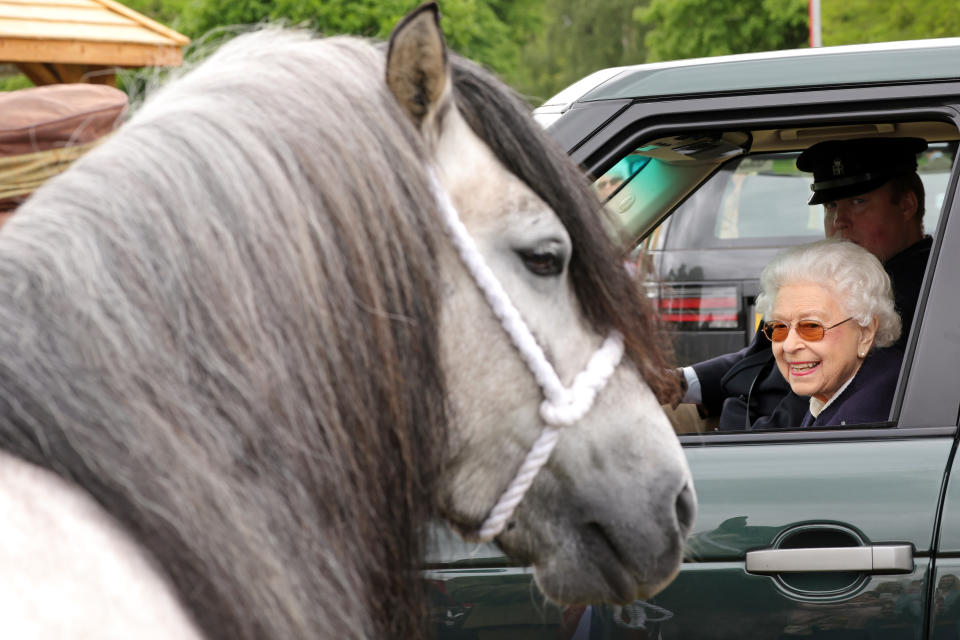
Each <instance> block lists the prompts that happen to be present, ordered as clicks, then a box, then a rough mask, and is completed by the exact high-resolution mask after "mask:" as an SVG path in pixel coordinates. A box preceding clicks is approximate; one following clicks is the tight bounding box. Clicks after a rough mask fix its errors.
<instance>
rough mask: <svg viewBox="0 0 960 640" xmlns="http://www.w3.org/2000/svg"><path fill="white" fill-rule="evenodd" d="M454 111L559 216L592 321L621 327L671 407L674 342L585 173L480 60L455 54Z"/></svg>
mask: <svg viewBox="0 0 960 640" xmlns="http://www.w3.org/2000/svg"><path fill="white" fill-rule="evenodd" d="M452 61H453V78H454V87H455V90H456V98H457V106H458V107H459V108H460V110H461V111H462V112H463V115H464V118H465V119H466V120H467V122H468V123H469V125H470V127H471V128H472V129H473V130H474V132H475V133H476V134H477V135H478V136H479V137H480V138H481V139H482V140H483V141H484V142H485V143H486V144H487V145H488V146H489V147H490V148H491V150H492V151H493V152H494V153H495V154H496V156H497V158H498V159H499V160H500V162H501V163H503V165H504V166H506V167H507V168H508V169H510V171H511V172H512V173H514V174H515V175H517V176H518V177H520V178H521V179H522V180H523V181H524V182H525V183H526V184H527V186H529V187H530V188H531V189H532V190H533V191H534V192H535V193H536V194H537V195H539V196H540V198H541V199H543V201H544V202H546V203H547V204H548V205H549V206H550V207H551V208H552V209H553V210H554V211H555V212H556V214H557V216H558V217H559V218H560V221H561V222H562V223H563V225H564V226H565V227H566V228H567V231H568V232H569V233H570V238H571V240H572V242H573V256H572V258H571V261H570V277H571V281H572V282H573V286H574V290H575V292H576V295H577V298H578V300H579V302H580V306H581V308H582V309H583V311H584V313H585V314H586V316H587V320H588V321H589V322H590V324H591V325H592V326H593V328H594V329H595V330H596V331H597V332H598V333H600V334H603V333H606V332H607V331H608V330H609V329H617V330H619V331H620V333H622V334H623V335H624V336H625V346H626V355H627V356H628V357H629V358H630V359H631V360H632V361H633V362H634V364H636V366H637V367H638V369H639V370H640V373H641V374H642V375H643V378H644V380H645V381H646V383H647V385H649V386H650V388H651V390H653V392H654V393H655V394H656V395H657V397H658V398H659V399H660V402H662V403H667V402H670V401H672V400H673V399H674V398H676V397H677V394H678V393H679V388H678V387H677V385H676V381H675V379H674V378H673V377H672V376H665V375H664V371H665V370H666V369H667V368H669V367H670V366H672V365H671V362H670V356H671V352H672V348H671V345H670V343H669V341H668V340H667V339H666V336H665V333H664V330H663V326H662V323H661V322H660V320H659V315H658V314H657V313H656V311H655V310H654V309H653V306H652V305H651V304H650V302H649V300H648V299H647V296H646V295H645V294H644V292H643V291H642V290H641V289H640V287H638V285H637V283H636V282H635V281H634V280H633V279H632V277H631V276H630V275H629V273H628V272H627V270H626V269H625V268H624V267H623V265H622V264H621V263H620V262H617V261H613V260H611V259H610V257H611V256H617V255H621V254H622V249H618V248H617V247H616V246H615V245H614V241H613V239H612V236H611V235H610V234H608V233H607V232H606V231H605V230H604V228H603V225H600V224H593V223H590V222H589V220H591V219H598V218H602V217H603V216H604V215H606V214H605V212H604V210H603V208H602V206H601V205H600V203H599V202H598V199H597V196H596V194H595V193H594V192H593V190H592V189H591V187H590V185H589V183H588V182H587V180H586V177H585V176H584V174H583V172H582V171H581V170H580V169H579V168H577V167H576V166H575V165H574V164H573V163H572V162H571V161H570V158H569V157H568V156H567V154H566V153H564V151H563V149H561V148H560V146H559V145H557V144H556V142H555V141H554V140H553V139H552V138H550V136H549V135H547V134H546V133H545V132H544V130H543V129H542V128H541V127H540V126H539V125H537V124H536V122H535V121H534V120H533V119H532V118H531V117H530V109H529V107H528V106H527V105H526V103H525V102H524V101H523V99H522V98H520V96H519V95H518V94H516V93H515V92H513V91H512V90H510V89H509V88H507V87H505V85H503V83H501V82H499V81H498V80H497V79H496V78H495V77H493V76H492V75H491V74H490V73H489V72H487V71H485V70H484V69H483V68H481V67H480V66H479V65H477V64H476V63H474V62H472V61H470V60H466V59H464V58H462V57H459V56H456V55H454V56H452Z"/></svg>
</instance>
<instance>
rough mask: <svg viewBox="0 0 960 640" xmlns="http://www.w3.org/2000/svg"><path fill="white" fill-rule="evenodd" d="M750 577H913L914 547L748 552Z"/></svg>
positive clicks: (907, 545) (828, 548)
mask: <svg viewBox="0 0 960 640" xmlns="http://www.w3.org/2000/svg"><path fill="white" fill-rule="evenodd" d="M746 565H747V566H746V569H747V573H758V574H761V575H769V574H776V573H808V572H812V571H857V572H861V573H910V572H912V571H913V547H912V546H910V545H909V544H885V545H876V546H872V547H817V548H810V549H762V550H759V551H748V552H747V563H746Z"/></svg>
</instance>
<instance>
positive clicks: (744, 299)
mask: <svg viewBox="0 0 960 640" xmlns="http://www.w3.org/2000/svg"><path fill="white" fill-rule="evenodd" d="M537 116H538V118H540V119H541V120H542V121H543V122H544V123H545V125H546V126H549V131H550V132H551V133H552V134H553V135H554V137H555V138H556V139H557V140H558V141H559V142H560V143H561V144H562V145H563V146H564V147H565V148H566V149H567V150H568V152H569V153H570V154H571V156H572V157H573V158H574V159H575V160H576V161H577V162H578V163H580V164H582V166H583V167H584V168H585V169H586V170H587V171H588V172H589V173H590V174H591V175H593V176H595V177H596V178H597V188H598V191H600V192H601V193H603V194H604V195H608V193H610V195H608V197H609V200H608V201H607V202H608V208H609V210H610V212H611V215H612V216H614V217H616V218H617V219H618V220H619V223H620V226H621V227H622V229H623V230H624V233H625V235H626V237H628V238H629V239H630V241H631V242H632V243H633V244H632V246H636V247H643V248H645V249H646V251H644V252H642V253H637V254H636V255H637V256H640V258H639V260H640V262H641V264H638V265H637V266H638V268H640V269H641V270H642V271H643V273H645V274H646V276H645V277H646V279H647V280H646V281H647V285H648V291H649V294H650V295H651V297H653V298H655V299H656V300H657V301H658V304H660V307H661V309H662V310H663V312H664V314H665V319H666V320H668V321H669V322H672V323H674V324H673V326H674V328H675V330H676V335H677V336H678V340H679V342H678V353H679V354H680V355H681V357H683V355H684V354H687V356H689V357H688V359H695V358H699V357H704V356H706V355H714V354H717V353H725V352H728V351H732V350H734V349H736V348H739V347H742V346H743V344H744V341H745V340H747V339H749V336H750V335H751V334H752V331H753V327H754V326H755V324H756V321H757V319H756V316H755V313H754V310H753V306H752V305H753V298H754V296H755V295H756V278H757V276H758V275H759V271H760V268H761V267H762V266H763V264H764V263H765V262H766V261H767V260H769V259H770V257H772V256H773V254H774V253H776V251H777V250H778V249H780V248H781V247H783V246H785V245H788V244H795V243H798V242H806V241H810V240H812V239H815V238H816V237H818V236H820V235H822V229H823V227H822V218H820V217H819V216H820V214H819V212H818V211H817V210H816V209H810V208H809V207H807V205H806V204H805V198H804V195H803V194H805V193H808V191H807V189H806V187H805V186H801V187H800V188H798V187H797V185H798V182H797V180H804V179H806V180H808V178H804V177H803V176H798V175H797V173H796V171H795V170H794V169H792V165H793V161H794V158H795V157H796V155H797V154H798V153H799V152H800V151H802V150H803V149H805V148H807V147H808V146H810V145H811V144H814V143H816V142H819V141H822V140H828V139H844V138H853V137H864V136H866V137H869V136H910V137H920V138H924V139H925V140H927V142H928V144H929V149H928V151H927V152H926V154H925V155H924V156H923V157H921V158H920V174H921V176H922V177H923V179H924V182H925V183H926V185H927V191H928V195H929V196H930V197H928V199H927V209H928V212H927V214H926V217H925V223H926V227H925V231H926V233H927V234H929V235H932V236H933V238H934V243H933V250H932V252H931V257H930V261H929V264H928V267H927V272H926V275H925V278H924V280H923V284H922V287H921V290H920V294H919V303H918V307H917V312H916V316H915V318H914V320H913V325H912V330H911V334H910V336H909V340H908V342H907V351H906V357H905V359H904V364H903V368H902V370H901V372H900V379H899V383H898V388H897V392H896V395H895V397H894V398H893V405H892V410H891V413H890V416H889V420H888V421H887V422H884V423H880V424H877V423H874V424H870V425H852V426H848V427H844V428H829V429H819V430H815V431H814V430H803V429H795V430H779V431H776V432H773V431H767V432H732V433H731V432H723V433H718V432H716V431H709V430H705V431H700V432H697V433H687V434H683V435H681V436H680V439H681V441H682V443H683V445H684V447H685V451H686V453H687V456H688V459H689V462H690V466H691V468H692V471H693V474H694V480H695V484H696V489H697V494H698V496H699V503H700V506H699V514H698V516H697V522H696V526H695V528H694V532H693V534H692V536H691V538H690V541H689V548H688V553H687V556H686V559H685V562H684V565H683V568H682V571H681V573H680V574H679V576H678V577H677V579H676V580H675V581H674V583H673V584H672V585H671V586H669V587H668V588H667V589H666V590H664V591H663V592H662V593H660V594H658V595H657V596H656V597H654V598H652V599H651V600H649V601H638V602H634V603H631V604H627V605H622V606H621V605H617V606H614V605H592V606H588V607H565V608H561V607H556V606H554V605H552V604H549V603H546V602H544V599H543V597H542V596H541V595H540V594H539V593H538V591H537V588H536V586H535V585H534V584H533V581H532V575H531V572H530V571H529V570H528V569H526V568H524V567H519V566H514V565H511V564H510V563H509V562H507V561H506V560H505V559H504V558H503V555H502V554H501V553H500V552H499V551H498V550H497V549H496V548H495V547H492V546H479V547H478V546H471V545H466V544H464V543H462V542H460V541H459V540H457V539H456V538H455V537H453V536H447V535H446V534H445V533H440V534H438V537H437V540H436V541H435V542H436V544H435V545H434V550H433V552H432V553H431V555H430V557H429V558H428V559H427V567H426V570H425V574H426V576H427V579H428V580H429V583H430V588H431V592H432V594H433V609H432V613H431V614H432V619H433V621H434V628H435V631H436V635H437V637H439V638H445V639H453V638H469V639H476V640H480V639H487V638H497V639H507V638H550V639H556V638H565V639H566V638H576V639H577V640H586V639H591V640H592V639H602V638H664V639H669V638H683V639H691V638H709V639H722V638H765V639H771V640H774V639H776V640H786V639H798V640H799V639H825V638H870V639H878V640H879V639H881V638H882V639H886V638H915V639H921V638H930V639H936V640H941V639H944V640H945V639H955V638H960V486H958V483H960V478H958V479H957V480H955V481H953V482H951V480H952V478H953V476H954V474H953V473H952V471H953V467H954V464H955V463H954V460H955V451H956V445H957V424H958V415H960V211H956V209H957V208H958V206H960V205H958V204H957V203H958V198H957V192H958V176H957V173H958V170H957V166H956V165H957V163H956V162H955V161H954V159H955V156H956V150H957V145H958V141H960V39H949V40H929V41H920V42H914V43H892V44H879V45H863V46H854V47H837V48H824V49H817V50H802V51H795V52H777V53H771V54H750V55H743V56H731V57H724V58H713V59H705V60H696V61H681V62H673V63H662V64H652V65H642V66H637V67H623V68H618V69H612V70H606V71H604V72H600V73H599V74H596V75H594V76H590V77H588V78H586V79H584V80H583V81H581V82H580V83H577V84H576V85H574V86H573V87H571V88H570V89H569V90H567V91H566V92H563V93H561V94H560V95H558V96H557V97H556V98H555V99H553V100H551V101H548V102H547V104H545V105H544V106H543V107H541V108H540V109H538V110H537ZM737 176H739V177H737ZM748 183H749V184H750V185H752V186H750V189H754V191H752V192H751V191H749V190H748V189H747V186H746V185H748ZM750 193H752V194H753V195H752V196H750V195H749V194H750ZM782 194H787V195H786V197H781V195H782ZM671 243H672V244H671ZM677 300H680V301H682V302H680V303H677V302H675V301H677ZM664 301H667V302H664ZM711 305H713V306H711ZM718 336H721V337H718ZM684 340H687V342H686V343H684ZM698 341H699V342H698ZM684 345H686V346H684ZM958 475H960V474H958Z"/></svg>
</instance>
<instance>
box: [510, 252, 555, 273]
mask: <svg viewBox="0 0 960 640" xmlns="http://www.w3.org/2000/svg"><path fill="white" fill-rule="evenodd" d="M517 255H519V256H520V259H521V260H523V266H525V267H526V268H527V271H529V272H530V273H532V274H533V275H535V276H544V277H546V276H556V275H560V274H561V273H563V267H564V261H563V257H562V256H560V255H559V254H558V253H557V252H556V251H544V250H540V249H536V250H530V251H525V250H517Z"/></svg>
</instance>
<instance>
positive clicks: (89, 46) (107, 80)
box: [0, 0, 190, 85]
mask: <svg viewBox="0 0 960 640" xmlns="http://www.w3.org/2000/svg"><path fill="white" fill-rule="evenodd" d="M189 42H190V39H189V38H187V37H186V36H184V35H182V34H180V33H177V32H176V31H174V30H173V29H170V28H168V27H165V26H163V25H162V24H160V23H159V22H155V21H153V20H151V19H150V18H148V17H146V16H144V15H142V14H140V13H137V12H136V11H134V10H132V9H130V8H128V7H125V6H124V5H122V4H120V3H119V2H115V0H0V62H11V63H14V64H16V65H17V67H18V68H19V69H20V70H21V71H22V72H23V73H24V74H25V75H26V76H27V77H28V78H30V80H31V81H32V82H33V83H34V84H36V85H43V84H53V83H58V82H92V83H98V84H113V83H114V69H116V68H117V67H145V66H164V67H166V66H179V65H180V64H181V63H182V62H183V52H182V48H183V47H184V46H186V45H187V44H189Z"/></svg>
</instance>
